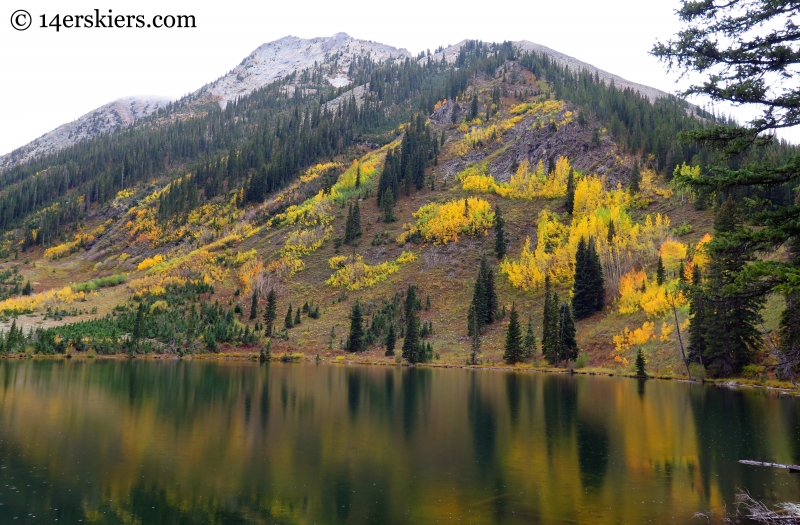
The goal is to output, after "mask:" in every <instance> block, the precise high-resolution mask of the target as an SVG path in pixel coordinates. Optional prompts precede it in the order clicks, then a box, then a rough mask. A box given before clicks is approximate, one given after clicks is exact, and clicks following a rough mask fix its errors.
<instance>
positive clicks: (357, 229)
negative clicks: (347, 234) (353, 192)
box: [352, 200, 361, 240]
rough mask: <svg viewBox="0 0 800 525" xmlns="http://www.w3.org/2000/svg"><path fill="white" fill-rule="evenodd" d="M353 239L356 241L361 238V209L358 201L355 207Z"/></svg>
mask: <svg viewBox="0 0 800 525" xmlns="http://www.w3.org/2000/svg"><path fill="white" fill-rule="evenodd" d="M352 228H353V231H352V233H353V239H352V240H355V239H357V238H358V237H361V207H360V206H359V204H358V200H356V205H355V206H353V226H352Z"/></svg>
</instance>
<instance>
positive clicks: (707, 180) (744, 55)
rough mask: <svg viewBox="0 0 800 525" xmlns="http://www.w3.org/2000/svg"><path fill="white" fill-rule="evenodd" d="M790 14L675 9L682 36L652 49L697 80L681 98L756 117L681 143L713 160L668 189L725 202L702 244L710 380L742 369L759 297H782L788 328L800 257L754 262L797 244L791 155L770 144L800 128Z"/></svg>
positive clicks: (719, 7)
mask: <svg viewBox="0 0 800 525" xmlns="http://www.w3.org/2000/svg"><path fill="white" fill-rule="evenodd" d="M796 12H797V7H796V5H794V4H793V3H786V2H770V1H766V0H752V1H747V2H729V3H718V2H688V3H685V4H684V5H683V7H681V9H679V10H678V14H679V16H680V17H681V21H682V23H683V27H682V29H681V31H680V32H679V33H678V34H677V35H675V37H674V39H672V40H669V41H668V42H666V43H661V42H659V43H658V44H656V45H655V46H654V47H653V50H652V54H654V55H655V56H657V57H659V58H660V59H661V60H663V61H664V62H665V63H666V64H667V65H668V66H669V67H670V68H676V69H679V70H682V71H685V72H689V73H700V74H701V76H700V81H699V82H698V83H697V84H693V85H691V86H690V87H689V88H688V89H687V90H686V91H685V93H686V94H700V95H706V96H708V97H710V98H711V100H712V101H714V102H731V103H733V104H734V105H743V106H744V107H749V108H753V109H755V108H758V109H759V110H760V111H761V113H760V114H759V115H758V116H757V117H756V118H754V119H753V120H751V121H750V122H748V123H747V124H746V125H739V124H737V123H731V124H729V125H716V126H708V127H706V128H703V129H700V130H695V131H692V132H689V133H685V134H684V135H683V138H684V140H686V141H687V142H691V143H693V144H700V145H703V146H705V147H707V148H709V149H711V150H712V151H714V152H715V153H716V154H717V155H716V157H715V158H713V159H710V160H711V162H713V165H710V166H704V167H703V169H702V171H701V176H700V177H693V176H691V175H688V174H679V178H678V180H677V182H678V183H679V184H683V185H686V186H688V187H689V188H691V189H692V190H693V191H695V192H696V193H697V194H698V196H699V197H700V198H699V199H698V201H700V200H701V199H703V200H704V198H705V197H706V196H708V195H710V194H713V193H716V194H717V195H723V196H728V197H729V199H730V200H729V202H726V203H725V204H723V206H722V207H721V208H720V210H719V212H718V215H717V220H716V221H715V225H714V227H715V230H717V231H718V232H720V233H721V235H720V234H717V235H715V237H714V240H713V241H712V242H711V243H709V246H708V248H709V250H710V252H711V256H712V263H711V265H710V267H709V269H708V273H707V275H706V284H705V286H704V288H705V295H706V297H707V300H708V311H707V315H706V318H705V322H706V324H707V325H708V331H707V333H706V341H705V342H706V350H705V356H706V358H707V359H706V366H707V367H708V368H709V370H710V371H711V372H712V374H715V375H728V374H730V373H735V372H736V371H738V370H739V369H740V368H741V366H743V365H745V364H747V363H748V362H749V361H750V359H751V357H752V354H753V351H754V349H755V348H757V347H758V345H759V343H760V341H761V336H760V334H759V333H758V330H757V326H758V324H759V323H760V316H759V310H760V307H761V305H762V304H763V302H764V301H763V299H764V298H766V297H767V295H768V294H770V293H772V292H773V291H775V290H777V291H779V292H781V293H783V294H784V296H785V298H786V311H785V313H784V316H783V318H784V319H785V320H789V321H788V322H789V323H792V321H791V319H793V318H795V317H796V316H797V314H796V310H797V308H796V304H797V303H796V300H795V298H796V296H797V294H799V293H800V279H798V276H800V259H798V258H795V257H789V258H786V259H784V260H780V261H779V260H775V258H774V257H770V258H765V257H758V256H757V254H771V253H774V252H775V250H776V249H779V248H780V247H782V246H785V245H787V244H788V245H789V246H796V245H797V243H798V242H800V241H798V238H799V237H800V223H799V222H798V217H799V216H800V200H798V199H797V197H796V194H794V192H796V191H797V188H798V186H800V154H798V150H797V148H796V147H792V146H789V145H788V144H785V143H782V142H779V141H778V140H777V139H776V138H775V136H774V132H775V130H779V129H784V128H791V127H794V126H797V125H798V124H800V111H798V110H800V89H799V88H798V82H797V80H798V69H797V64H798V63H800V56H799V55H798V53H797V41H798V37H800V30H798V27H797V25H796V24H795V23H794V22H795V21H794V18H795V15H796ZM712 73H713V74H712ZM734 200H736V201H739V202H742V203H745V206H744V207H743V209H742V210H737V211H741V212H744V213H743V215H744V217H743V218H744V219H745V220H746V221H747V223H748V224H747V226H749V227H746V226H745V225H744V224H743V222H742V221H741V220H740V218H739V217H737V214H736V213H731V210H732V209H733V208H735V204H734V202H733V201H734ZM723 215H727V216H723ZM792 308H794V311H792ZM737 320H738V321H737ZM784 326H785V325H784ZM795 326H797V324H796V323H795ZM786 345H788V346H786ZM795 345H796V339H795V338H794V337H793V336H792V335H791V334H790V333H784V334H782V336H781V349H782V351H783V353H784V354H785V353H787V352H788V353H789V354H792V353H797V347H796V346H795ZM781 361H782V364H781V365H780V367H779V368H780V369H781V372H782V373H784V374H786V375H787V377H789V376H792V375H793V373H792V372H791V368H792V366H789V367H788V368H787V366H786V364H787V363H786V362H785V361H784V360H783V359H781Z"/></svg>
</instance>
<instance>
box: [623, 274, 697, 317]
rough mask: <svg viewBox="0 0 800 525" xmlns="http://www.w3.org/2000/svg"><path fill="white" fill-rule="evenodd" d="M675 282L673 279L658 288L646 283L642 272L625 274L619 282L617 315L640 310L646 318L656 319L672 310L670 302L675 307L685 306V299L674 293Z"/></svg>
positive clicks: (653, 284)
mask: <svg viewBox="0 0 800 525" xmlns="http://www.w3.org/2000/svg"><path fill="white" fill-rule="evenodd" d="M677 282H678V281H677V279H674V280H672V281H670V282H665V283H664V284H662V285H661V286H659V285H658V284H656V283H655V282H648V279H647V275H646V274H645V273H644V272H642V271H632V272H628V273H626V274H625V275H623V276H622V278H621V279H620V281H619V299H618V300H617V303H618V308H619V313H621V314H632V313H634V312H637V311H639V310H642V311H643V312H644V313H646V314H647V316H648V317H658V316H661V315H663V314H664V313H666V312H667V311H669V310H670V309H671V308H672V301H674V302H675V306H676V307H680V306H684V305H686V304H687V299H686V297H685V296H684V295H683V294H681V293H678V292H677V291H675V290H676V288H677Z"/></svg>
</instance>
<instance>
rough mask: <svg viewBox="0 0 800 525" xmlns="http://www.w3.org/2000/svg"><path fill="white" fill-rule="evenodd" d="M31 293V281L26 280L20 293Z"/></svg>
mask: <svg viewBox="0 0 800 525" xmlns="http://www.w3.org/2000/svg"><path fill="white" fill-rule="evenodd" d="M31 293H33V287H32V286H31V282H30V281H27V282H26V283H25V286H24V287H23V288H22V295H30V294H31Z"/></svg>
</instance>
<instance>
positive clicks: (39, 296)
mask: <svg viewBox="0 0 800 525" xmlns="http://www.w3.org/2000/svg"><path fill="white" fill-rule="evenodd" d="M85 300H86V293H85V292H75V291H73V290H72V288H71V287H70V286H65V287H63V288H57V289H53V290H47V291H46V292H40V293H36V294H32V295H21V296H17V297H11V298H9V299H6V300H5V301H0V312H2V313H3V314H4V315H10V314H13V313H17V314H22V313H30V312H33V311H35V310H38V309H39V308H42V307H44V306H54V305H56V304H59V303H63V304H70V303H73V302H75V301H85Z"/></svg>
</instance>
